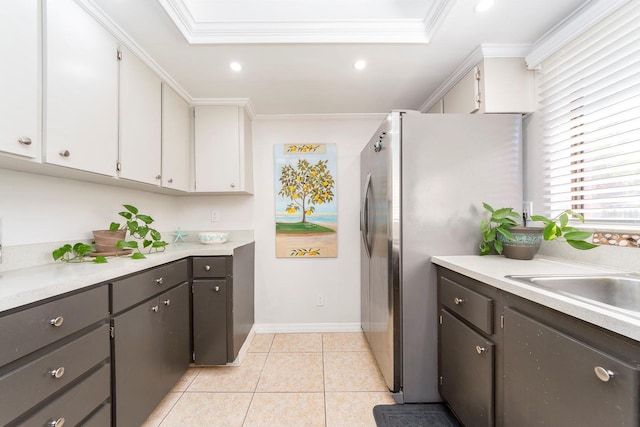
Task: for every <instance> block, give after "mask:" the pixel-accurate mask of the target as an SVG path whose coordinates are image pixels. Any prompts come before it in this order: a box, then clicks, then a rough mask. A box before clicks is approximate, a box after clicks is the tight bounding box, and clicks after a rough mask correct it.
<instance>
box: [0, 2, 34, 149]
mask: <svg viewBox="0 0 640 427" xmlns="http://www.w3.org/2000/svg"><path fill="white" fill-rule="evenodd" d="M39 3H40V2H39V1H37V0H6V1H4V2H3V3H2V8H3V11H2V13H0V28H2V33H3V36H2V37H0V57H1V58H2V61H0V93H1V94H2V96H0V117H2V121H1V124H0V151H5V152H7V153H12V154H19V155H21V156H26V157H31V158H37V157H40V136H39V126H38V119H39V114H38V88H39V87H40V82H39V73H38V63H39V48H38V44H39V35H40V32H39V19H38V4H39Z"/></svg>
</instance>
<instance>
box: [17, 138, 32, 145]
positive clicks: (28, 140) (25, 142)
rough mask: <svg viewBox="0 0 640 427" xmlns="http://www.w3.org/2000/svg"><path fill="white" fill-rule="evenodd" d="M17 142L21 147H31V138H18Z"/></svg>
mask: <svg viewBox="0 0 640 427" xmlns="http://www.w3.org/2000/svg"><path fill="white" fill-rule="evenodd" d="M18 142H19V143H20V144H22V145H31V138H29V137H28V136H23V137H22V138H18Z"/></svg>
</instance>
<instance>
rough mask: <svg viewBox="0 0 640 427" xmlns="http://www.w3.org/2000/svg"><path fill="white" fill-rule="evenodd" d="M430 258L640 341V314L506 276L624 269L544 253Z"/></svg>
mask: <svg viewBox="0 0 640 427" xmlns="http://www.w3.org/2000/svg"><path fill="white" fill-rule="evenodd" d="M431 262H433V263H434V264H437V265H440V266H442V267H445V268H448V269H449V270H453V271H455V272H457V273H460V274H463V275H465V276H468V277H471V278H472V279H476V280H478V281H481V282H483V283H486V284H489V285H491V286H494V287H496V288H498V289H501V290H503V291H506V292H509V293H512V294H514V295H517V296H519V297H522V298H525V299H527V300H530V301H533V302H536V303H538V304H541V305H544V306H546V307H549V308H552V309H554V310H557V311H560V312H562V313H565V314H568V315H570V316H573V317H576V318H578V319H581V320H584V321H586V322H589V323H592V324H594V325H597V326H600V327H601V328H604V329H608V330H610V331H613V332H616V333H618V334H620V335H623V336H626V337H629V338H632V339H634V340H636V341H640V317H633V316H629V315H626V314H623V313H620V312H617V311H614V310H610V309H607V308H605V307H601V306H598V305H594V304H590V303H588V302H583V301H581V300H578V299H575V298H572V297H570V296H567V295H562V294H559V293H555V292H553V291H550V290H545V289H542V288H539V287H537V286H534V285H528V284H526V283H522V282H518V281H515V280H510V279H507V278H505V276H506V275H538V274H600V273H622V271H619V270H612V269H607V268H600V267H590V266H587V265H581V264H575V263H571V262H566V261H563V260H558V259H554V258H547V257H542V256H536V257H535V258H534V259H533V260H530V261H520V260H514V259H509V258H505V257H503V256H498V255H489V256H477V255H465V256H440V257H438V256H436V257H432V258H431Z"/></svg>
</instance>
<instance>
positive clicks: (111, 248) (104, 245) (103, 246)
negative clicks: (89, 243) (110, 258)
mask: <svg viewBox="0 0 640 427" xmlns="http://www.w3.org/2000/svg"><path fill="white" fill-rule="evenodd" d="M126 235H127V230H116V231H111V230H94V231H93V240H95V242H96V243H95V244H94V245H93V247H94V248H95V249H96V252H116V250H117V248H116V244H117V243H118V242H119V241H120V240H124V239H125V237H126Z"/></svg>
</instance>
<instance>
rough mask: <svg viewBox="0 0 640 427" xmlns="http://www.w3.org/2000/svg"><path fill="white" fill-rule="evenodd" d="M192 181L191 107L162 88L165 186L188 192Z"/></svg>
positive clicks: (169, 89)
mask: <svg viewBox="0 0 640 427" xmlns="http://www.w3.org/2000/svg"><path fill="white" fill-rule="evenodd" d="M190 181H191V114H190V107H189V104H187V103H186V102H185V101H184V100H183V99H182V98H180V96H178V94H176V93H175V92H174V91H173V90H171V88H170V87H168V86H167V85H162V186H163V187H165V188H173V189H174V190H181V191H189V189H190V186H191V184H190Z"/></svg>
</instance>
